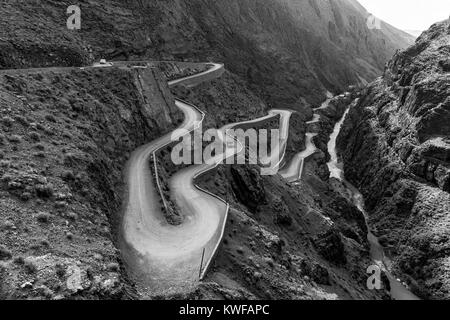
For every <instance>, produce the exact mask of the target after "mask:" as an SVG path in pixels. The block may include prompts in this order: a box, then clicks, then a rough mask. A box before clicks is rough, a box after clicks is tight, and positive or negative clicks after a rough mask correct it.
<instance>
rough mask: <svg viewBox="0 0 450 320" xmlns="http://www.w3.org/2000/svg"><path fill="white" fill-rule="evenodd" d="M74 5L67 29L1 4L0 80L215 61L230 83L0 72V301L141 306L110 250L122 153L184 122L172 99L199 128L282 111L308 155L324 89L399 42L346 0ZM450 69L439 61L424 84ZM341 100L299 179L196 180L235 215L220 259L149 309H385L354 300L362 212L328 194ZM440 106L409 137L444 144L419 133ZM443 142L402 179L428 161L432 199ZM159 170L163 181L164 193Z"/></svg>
mask: <svg viewBox="0 0 450 320" xmlns="http://www.w3.org/2000/svg"><path fill="white" fill-rule="evenodd" d="M79 3H80V6H81V8H82V29H81V30H80V31H69V30H67V29H66V26H65V21H66V19H67V15H66V8H67V6H68V5H69V4H72V3H69V1H50V0H46V1H41V2H40V3H37V2H33V1H30V2H27V1H13V0H10V1H2V2H1V3H0V8H1V10H2V13H3V17H4V19H2V20H1V21H0V68H1V69H21V68H28V67H67V66H86V65H89V64H91V63H92V62H93V61H95V60H98V59H100V58H107V59H114V60H142V59H151V60H162V59H163V60H181V61H188V62H189V61H214V62H224V63H225V65H226V69H227V70H228V71H227V72H226V73H225V74H224V75H223V76H222V77H221V78H220V79H217V80H215V81H212V82H207V83H203V84H201V85H199V86H197V87H194V88H184V87H178V88H174V89H173V92H170V91H169V89H168V87H167V84H166V83H167V80H171V79H175V78H178V77H182V76H186V75H191V74H194V73H197V72H201V71H203V70H204V69H203V68H202V67H192V68H191V67H188V66H189V65H186V64H173V63H156V62H155V63H154V64H153V68H149V69H146V70H143V69H131V68H128V67H125V66H123V67H114V68H108V69H103V70H102V69H98V70H96V69H94V70H93V69H90V68H86V69H84V70H80V69H79V68H74V69H62V68H54V69H50V70H44V69H40V70H31V71H30V70H28V71H20V70H9V71H0V125H1V127H0V128H1V130H0V197H1V202H0V203H1V204H0V298H20V299H26V298H31V299H96V298H102V299H117V298H122V299H123V298H139V297H142V296H141V295H140V293H139V292H137V290H136V288H135V285H134V283H133V281H132V280H131V279H129V277H128V276H127V270H126V268H125V266H124V265H123V263H122V258H121V253H120V252H119V250H117V247H118V246H117V243H118V241H119V239H118V237H119V235H120V232H118V228H119V227H120V221H121V213H122V208H123V205H124V203H123V202H124V194H125V190H124V179H123V176H122V175H123V172H124V168H125V164H126V161H127V159H128V157H129V154H130V152H132V151H133V150H135V149H136V148H137V147H139V146H141V145H143V144H145V143H148V142H149V141H152V140H154V139H156V138H158V137H160V136H161V135H163V134H164V133H167V132H169V131H170V130H171V129H173V128H175V127H176V126H177V125H178V124H179V123H180V122H181V120H182V119H181V118H182V115H181V114H180V113H179V111H178V110H177V108H176V107H175V105H174V97H173V95H175V96H177V97H179V98H182V99H185V100H188V101H189V102H192V103H194V104H196V105H197V106H198V107H199V108H200V109H202V110H204V111H205V112H206V119H205V128H208V127H220V126H222V125H224V124H226V123H228V122H236V121H240V120H247V119H252V118H254V117H259V116H262V115H265V114H266V113H267V111H268V110H269V109H271V108H290V109H292V110H295V111H296V113H294V115H293V116H292V119H291V127H290V132H291V134H290V138H289V139H290V140H289V143H288V150H287V157H288V158H290V157H291V156H292V155H293V154H295V153H297V152H299V151H301V150H302V149H304V148H305V146H304V141H305V137H304V135H305V132H306V131H307V130H308V125H307V124H306V121H308V120H311V118H312V116H313V111H312V108H314V107H318V106H319V105H320V103H321V102H322V101H323V100H324V99H325V92H326V90H329V91H332V92H334V93H338V92H342V91H343V90H347V87H348V85H350V84H362V83H365V82H366V81H370V80H373V79H374V78H375V77H376V76H377V75H379V74H381V72H382V70H383V68H384V63H385V62H386V60H387V58H388V57H390V56H391V55H392V54H393V53H394V52H395V51H396V50H397V49H401V48H405V47H407V45H409V44H410V43H411V40H412V38H410V37H408V35H406V34H405V33H403V32H401V31H399V30H396V29H395V28H393V27H391V26H388V25H386V24H384V25H383V28H382V29H381V30H371V29H369V28H367V25H366V18H367V16H368V13H367V12H366V11H365V10H364V9H363V8H362V7H361V6H360V5H359V4H358V3H357V2H356V1H353V0H339V1H337V0H336V1H322V0H309V1H293V0H272V1H262V0H240V1H238V0H236V1H235V0H230V1H202V0H189V1H188V0H186V1H185V0H164V1H163V0H156V1H141V0H127V1H119V0H117V1H113V0H110V1H98V0H82V1H79ZM424 41H425V40H424ZM410 50H411V49H410ZM417 50H419V49H417ZM443 50H444V51H442V52H444V53H445V52H448V51H445V50H447V49H445V48H444V49H443ZM413 52H414V51H412V52H411V55H413ZM397 57H399V56H397ZM398 59H400V58H398ZM405 59H406V58H405ZM436 59H437V58H436ZM439 61H440V60H439ZM447 64H448V63H447V62H446V61H443V62H438V65H439V68H441V69H436V70H446V68H447V67H448V66H447ZM404 65H405V66H407V67H411V68H412V67H413V65H412V64H410V63H409V62H408V63H407V62H406V60H405V62H404ZM391 67H392V68H393V66H391ZM420 67H421V66H420V65H418V66H417V67H416V68H419V69H420ZM447 71H448V70H447ZM439 72H441V71H439ZM442 72H443V71H442ZM436 73H438V71H436ZM385 77H386V78H387V76H385ZM380 81H381V80H380ZM395 81H397V80H395ZM405 81H406V79H405ZM410 81H412V80H410ZM392 83H394V80H392ZM410 83H411V82H410ZM408 86H411V85H410V84H408V85H405V84H403V85H402V87H405V88H406V87H408ZM399 88H400V86H399ZM405 90H406V89H405ZM405 92H406V91H405ZM410 92H411V97H410V98H409V99H411V101H412V100H414V99H416V98H414V97H413V95H414V90H412V89H411V90H410ZM405 95H407V94H406V93H405ZM351 98H353V97H350V98H348V97H347V98H345V97H344V99H342V98H336V99H334V100H333V101H332V102H331V103H330V108H329V109H328V110H323V111H321V113H322V114H323V118H322V122H321V123H320V124H319V125H317V128H316V129H317V131H318V133H320V134H319V135H318V136H317V137H316V139H315V143H316V145H317V146H318V148H319V149H320V150H321V151H319V152H318V153H317V154H316V155H315V156H314V157H313V158H312V161H308V163H307V165H306V173H305V181H304V182H303V183H301V184H299V185H296V186H293V185H290V184H288V183H286V182H285V181H283V180H282V179H281V178H280V177H278V176H274V177H261V176H260V175H259V173H258V170H257V169H256V168H255V167H252V166H231V167H230V166H221V167H219V168H218V169H217V170H216V171H215V172H210V173H209V174H207V175H204V176H201V177H200V178H199V181H198V184H200V185H201V186H203V187H204V188H205V189H208V190H210V191H211V192H214V193H216V194H217V195H219V196H220V197H223V198H224V199H225V200H226V201H228V202H229V203H230V206H231V210H230V217H229V221H228V223H227V229H226V237H225V239H224V241H223V246H222V247H221V250H220V251H219V254H218V256H217V259H216V261H215V264H214V267H213V269H212V271H211V272H210V274H209V275H208V277H207V279H206V281H204V282H202V283H201V284H200V285H199V287H198V289H197V290H195V291H194V292H191V293H188V294H187V295H185V296H171V297H154V298H180V297H187V298H193V299H194V298H196V299H207V298H225V299H233V298H266V299H381V298H387V295H386V291H385V289H386V288H384V289H383V290H381V291H369V290H367V289H366V279H367V275H366V273H365V271H366V268H367V265H369V264H370V260H369V245H368V243H367V239H366V237H367V228H366V225H365V223H364V217H363V215H362V213H361V212H359V211H358V210H357V209H356V208H355V207H354V206H353V205H352V204H351V203H350V202H349V201H347V200H346V199H345V198H343V197H342V196H341V195H340V194H339V193H337V192H335V191H333V188H331V187H330V185H329V184H328V174H329V173H328V169H327V166H326V161H327V160H328V155H327V152H326V143H327V140H328V137H329V133H330V132H331V130H332V128H333V125H334V123H335V122H336V121H337V120H338V119H339V118H340V117H341V116H342V114H343V112H344V110H345V107H346V105H347V102H349V100H351ZM405 101H406V100H405ZM408 101H409V100H408ZM430 102H432V103H437V102H439V101H438V100H433V101H430ZM411 103H413V102H411ZM439 103H440V102H439ZM442 108H443V110H444V111H445V110H446V109H445V106H443V107H442ZM442 108H441V105H439V106H438V105H437V104H436V107H435V108H434V107H430V108H429V109H426V110H422V112H429V113H427V115H429V116H430V120H426V121H425V120H424V121H423V123H422V125H421V127H420V128H421V129H420V130H419V129H418V131H417V132H420V137H421V138H420V139H428V140H433V139H434V137H435V135H437V134H440V135H442V132H439V133H436V132H434V131H433V129H432V128H431V127H432V126H433V125H432V124H433V123H435V122H439V121H440V120H439V117H437V118H436V117H434V116H433V112H434V111H436V112H437V111H439V110H441V109H442ZM359 109H361V108H358V110H359ZM435 109H436V110H435ZM433 110H434V111H433ZM439 112H440V111H439ZM352 117H353V118H354V117H356V116H355V115H353V116H352ZM363 123H364V122H363ZM439 123H441V122H439ZM442 123H443V124H444V125H445V122H442ZM348 130H350V128H349V129H348ZM432 138H433V139H432ZM418 139H419V138H418ZM420 139H419V140H418V141H421V143H422V142H423V141H425V140H420ZM404 141H405V140H402V142H404ZM433 141H434V140H433ZM441 142H442V143H444V142H445V140H439V141H438V142H436V143H434V144H433V145H431V146H429V147H427V145H426V142H424V143H423V148H421V149H418V150H416V149H414V150H415V151H414V152H413V151H411V155H417V157H416V158H417V159H419V160H415V159H416V158H414V159H411V162H410V167H411V170H413V168H415V165H417V164H421V160H420V159H426V162H425V164H421V165H422V166H426V167H427V168H428V166H429V163H431V162H432V161H435V162H432V163H433V166H431V168H433V169H426V172H428V171H430V170H431V171H432V172H433V175H432V176H433V178H430V179H428V180H429V181H428V182H427V183H429V184H431V187H432V188H433V189H432V190H436V189H439V188H440V189H439V190H440V191H439V192H442V193H445V192H446V191H445V190H446V189H445V188H447V187H448V186H447V182H448V181H447V180H445V174H444V175H442V174H441V172H442V170H444V171H445V170H446V165H445V161H447V160H448V159H447V160H444V161H442V157H445V152H444V153H439V152H436V153H434V151H433V150H435V148H438V149H439V148H440V146H441ZM349 145H350V144H349ZM427 148H428V149H427ZM430 150H431V151H430ZM439 150H441V149H439ZM166 151H167V150H165V151H164V150H163V154H162V156H164V152H166ZM427 152H428V153H427ZM430 153H431V154H433V155H435V154H437V155H438V156H436V157H437V158H436V159H434V158H433V157H434V156H433V157H430V156H429V154H430ZM166 155H167V153H166ZM430 158H433V159H430ZM159 160H160V161H163V160H164V158H159ZM149 165H150V163H149ZM434 166H435V167H434ZM416 167H417V166H416ZM172 169H173V168H170V166H169V167H168V168H167V171H163V180H165V181H166V182H167V180H168V179H169V177H170V174H171V173H172V171H171V170H172ZM417 170H418V171H420V166H419V167H418V169H417ZM424 170H425V169H424ZM349 174H350V175H351V174H352V173H351V171H350V173H349ZM423 176H424V177H425V178H423V179H427V178H426V177H427V176H430V174H429V173H424V174H423ZM442 177H444V178H442ZM446 181H447V182H446ZM427 186H428V185H427ZM446 186H447V187H446ZM408 190H409V189H408ZM447 191H448V190H447ZM367 192H369V191H367ZM374 194H376V193H374ZM407 194H408V193H407ZM445 194H447V193H445ZM406 196H407V195H405V197H406ZM399 199H403V197H399ZM369 200H370V199H369ZM373 201H374V200H373ZM368 203H370V201H369V202H368ZM372 203H373V202H372ZM400 207H401V208H404V206H403V205H402V204H400ZM444 213H445V211H444ZM424 223H425V222H424ZM440 239H441V238H439V239H438V240H437V241H439V242H438V243H443V242H442V241H441V240H440ZM386 242H389V239H388V238H386ZM413 250H414V248H413V247H412V248H411V250H410V251H404V250H403V251H402V252H404V253H405V254H406V253H407V252H413ZM405 261H409V260H407V257H405ZM430 268H431V267H430ZM434 270H441V269H438V268H435V269H433V272H434ZM436 272H437V271H436ZM144 296H151V293H146V295H144Z"/></svg>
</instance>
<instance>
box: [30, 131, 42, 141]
mask: <svg viewBox="0 0 450 320" xmlns="http://www.w3.org/2000/svg"><path fill="white" fill-rule="evenodd" d="M29 137H30V138H31V140H33V141H36V142H39V141H41V136H40V135H39V133H37V132H31V133H30V134H29Z"/></svg>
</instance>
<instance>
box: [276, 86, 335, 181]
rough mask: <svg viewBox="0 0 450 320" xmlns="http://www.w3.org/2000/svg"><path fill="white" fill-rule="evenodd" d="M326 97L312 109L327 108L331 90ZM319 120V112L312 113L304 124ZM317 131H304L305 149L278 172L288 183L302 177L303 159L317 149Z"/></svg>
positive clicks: (331, 95) (330, 98)
mask: <svg viewBox="0 0 450 320" xmlns="http://www.w3.org/2000/svg"><path fill="white" fill-rule="evenodd" d="M326 95H327V99H326V100H325V101H324V102H323V103H322V105H321V106H320V107H319V108H316V109H314V111H318V110H323V109H326V108H328V106H329V104H330V101H331V100H332V98H333V94H332V93H331V92H327V94H326ZM319 122H320V114H319V113H317V112H316V113H314V116H313V119H312V120H311V121H308V122H307V123H306V124H308V125H311V124H316V123H319ZM316 136H317V133H313V132H307V133H306V143H305V144H306V149H305V150H303V151H302V152H299V153H297V154H296V155H295V156H294V157H293V158H292V160H291V161H290V162H289V163H288V164H287V165H286V166H285V167H284V168H283V169H282V170H281V171H280V172H279V173H280V175H281V176H282V177H283V178H284V179H285V180H286V181H287V182H289V183H295V182H298V181H300V180H301V179H302V176H303V170H304V167H305V161H306V160H307V159H308V158H309V157H310V156H312V155H313V154H314V153H316V151H317V147H316V146H315V145H314V141H313V139H314V137H316Z"/></svg>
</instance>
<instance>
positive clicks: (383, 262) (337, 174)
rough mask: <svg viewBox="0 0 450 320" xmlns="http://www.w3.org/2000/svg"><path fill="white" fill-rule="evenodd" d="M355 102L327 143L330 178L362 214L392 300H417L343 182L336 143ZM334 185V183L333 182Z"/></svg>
mask: <svg viewBox="0 0 450 320" xmlns="http://www.w3.org/2000/svg"><path fill="white" fill-rule="evenodd" d="M357 101H358V100H356V101H355V102H354V103H352V105H350V106H349V107H348V109H347V110H346V111H345V113H344V116H343V117H342V119H341V120H340V121H339V122H338V123H336V125H335V127H334V130H333V133H332V134H331V136H330V141H329V142H328V153H329V154H330V157H331V160H330V161H329V162H328V163H327V165H328V168H329V170H330V178H331V179H336V180H338V181H339V182H341V183H342V187H343V188H344V190H342V189H341V190H340V191H341V192H344V193H345V194H347V195H348V196H349V198H350V199H351V201H352V202H353V204H354V205H355V206H356V207H357V208H358V209H359V210H360V211H361V212H362V213H363V214H364V217H365V218H366V224H367V229H368V233H367V240H368V242H369V244H370V256H371V258H372V260H373V262H374V264H375V265H377V266H378V267H379V268H380V269H381V270H382V272H384V273H385V274H386V276H387V279H388V281H389V288H390V295H391V297H392V299H394V300H418V298H417V296H415V295H414V294H413V293H412V292H410V291H409V290H408V288H407V287H406V286H405V284H403V283H401V282H400V281H399V280H398V279H397V278H395V277H394V275H393V274H392V273H391V270H390V268H391V262H390V259H389V257H387V256H386V254H385V252H384V249H383V247H382V246H381V245H380V243H379V241H378V238H377V237H376V236H375V235H374V234H373V233H372V231H371V230H370V226H369V225H368V221H367V219H368V216H367V212H366V209H365V205H364V198H363V195H362V194H361V193H360V192H359V191H358V189H356V188H355V187H354V186H353V185H352V184H351V183H350V182H348V181H347V180H345V173H344V170H343V164H342V163H340V161H339V157H338V151H337V148H336V141H337V138H338V136H339V133H340V131H341V129H342V125H343V123H344V121H345V119H346V117H347V115H348V113H349V112H350V109H351V108H352V107H354V105H355V104H356V103H357ZM332 183H335V184H336V182H333V181H332Z"/></svg>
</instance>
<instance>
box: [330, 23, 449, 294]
mask: <svg viewBox="0 0 450 320" xmlns="http://www.w3.org/2000/svg"><path fill="white" fill-rule="evenodd" d="M449 54H450V24H449V22H448V21H446V22H443V23H439V24H436V25H433V26H432V27H431V28H430V30H428V31H427V32H426V33H424V34H423V35H422V36H421V37H420V38H419V39H418V40H417V42H416V44H415V45H414V46H412V47H410V48H409V49H407V50H406V51H404V52H399V53H398V54H396V55H395V56H394V58H393V60H392V61H391V62H390V63H389V65H388V67H387V69H386V71H385V74H384V76H383V77H382V78H379V79H378V80H377V81H375V82H373V83H372V84H371V85H369V86H368V88H367V89H366V90H364V91H363V92H362V93H361V99H360V102H359V104H358V105H357V106H356V107H355V108H353V109H352V110H351V112H350V113H349V116H348V119H347V121H346V122H345V123H344V126H343V129H342V133H341V135H340V136H339V139H338V146H339V149H340V150H341V155H342V158H343V159H344V162H345V172H346V177H347V179H348V180H349V181H350V182H352V183H353V184H354V185H355V186H357V187H358V188H359V189H360V190H361V191H362V193H363V194H364V196H365V199H366V205H367V209H368V211H369V213H370V223H371V225H372V227H373V229H374V231H375V234H376V235H377V236H378V237H379V239H380V242H381V244H382V245H383V246H384V247H385V248H387V250H388V252H389V254H390V255H391V256H392V258H393V261H394V266H393V267H394V270H395V271H396V272H397V273H398V275H399V276H401V277H402V279H404V280H405V281H406V282H407V283H408V284H410V286H411V288H412V290H413V291H414V293H416V294H417V295H419V296H420V297H422V298H432V299H448V298H449V297H450V277H449V273H448V270H449V268H450V265H449V256H450V194H449V191H450V189H449V186H450V158H449V154H450V153H449V151H450V140H449V135H450V127H449V123H450V122H449V120H450V99H449V95H450V77H449V72H450V67H449V65H450V64H449Z"/></svg>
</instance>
